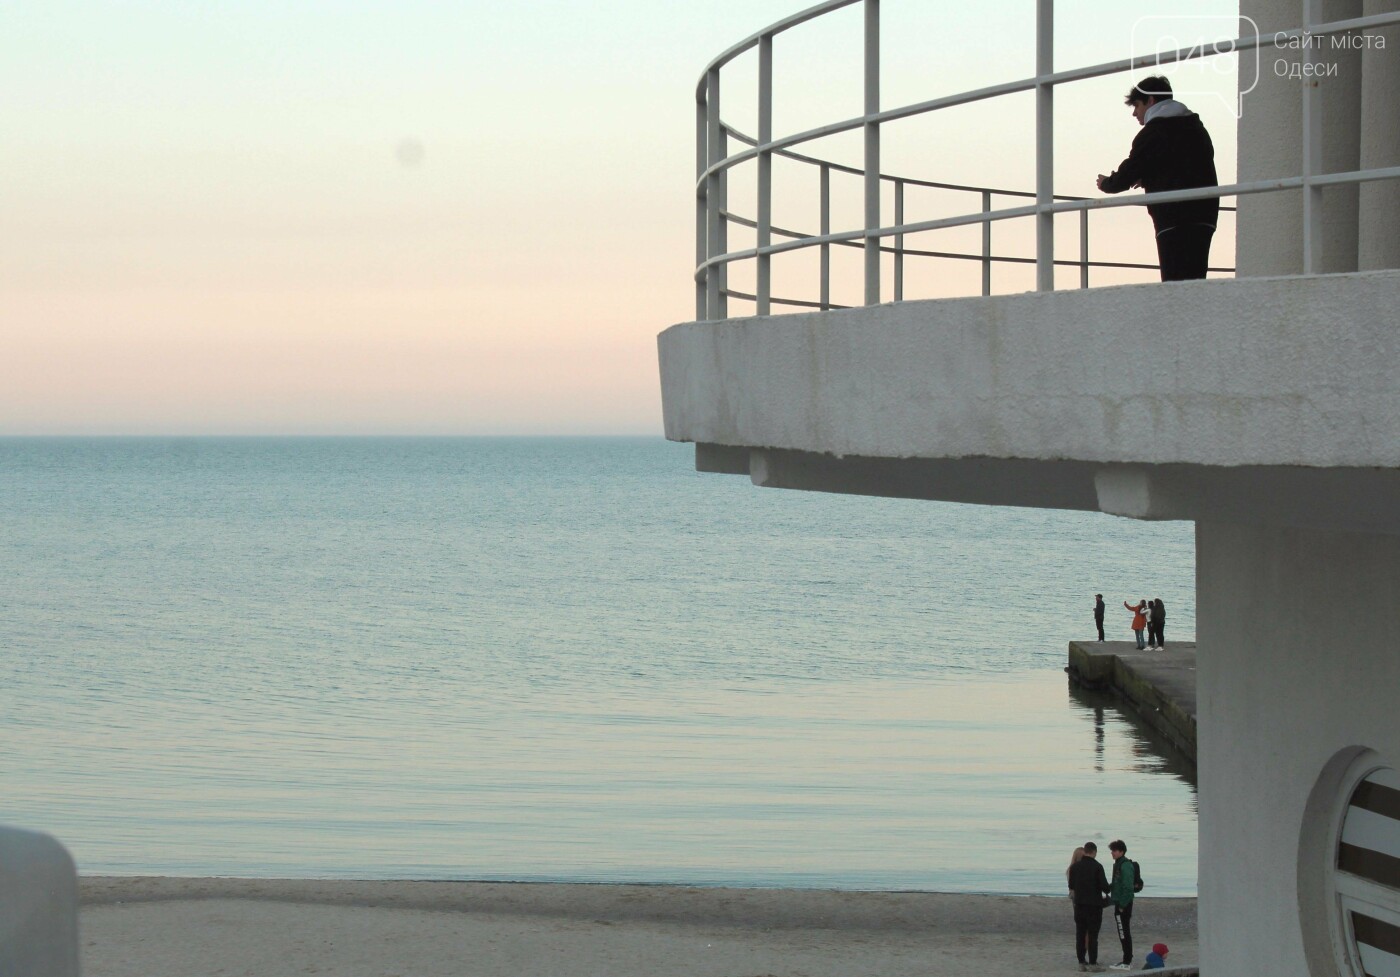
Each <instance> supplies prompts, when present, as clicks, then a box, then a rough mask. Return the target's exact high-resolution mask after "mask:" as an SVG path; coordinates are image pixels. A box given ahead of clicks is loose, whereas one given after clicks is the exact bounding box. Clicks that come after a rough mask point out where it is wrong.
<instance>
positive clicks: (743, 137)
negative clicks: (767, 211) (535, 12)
mask: <svg viewBox="0 0 1400 977" xmlns="http://www.w3.org/2000/svg"><path fill="white" fill-rule="evenodd" d="M723 125H724V131H725V132H726V133H728V134H729V135H731V136H733V137H734V138H735V139H737V140H739V141H740V142H742V143H747V144H748V145H750V146H757V145H758V141H757V140H756V139H754V138H753V137H752V136H750V135H747V134H746V133H744V132H742V131H740V130H738V129H735V128H734V127H733V126H731V125H729V124H728V123H723ZM773 155H774V156H782V157H784V158H785V159H791V160H795V161H797V162H799V163H810V164H811V165H813V166H826V167H829V168H831V169H833V170H836V171H837V172H839V173H847V174H850V175H851V176H864V175H865V170H863V169H861V168H860V167H859V166H847V165H846V164H844V163H833V162H831V161H830V160H824V159H818V158H817V157H816V156H805V155H803V154H802V153H797V152H793V151H792V150H790V149H779V150H775V151H774V152H773ZM880 179H882V180H884V181H886V182H888V183H904V184H907V185H909V186H911V187H927V188H929V189H932V190H960V191H965V192H967V193H994V194H996V195H997V196H999V197H1029V198H1030V199H1032V200H1034V199H1035V191H1033V190H1003V189H1001V188H999V187H978V186H970V185H968V184H965V183H940V182H938V181H936V180H920V179H918V178H917V177H912V176H900V175H898V174H891V173H881V174H880ZM1054 199H1056V200H1093V199H1095V198H1094V197H1080V196H1076V195H1074V194H1068V193H1057V194H1055V198H1054ZM1220 209H1221V210H1223V211H1233V210H1234V209H1235V208H1234V207H1221V208H1220Z"/></svg>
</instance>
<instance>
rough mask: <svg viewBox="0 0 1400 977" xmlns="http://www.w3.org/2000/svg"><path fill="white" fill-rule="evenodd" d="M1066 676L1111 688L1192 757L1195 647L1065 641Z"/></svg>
mask: <svg viewBox="0 0 1400 977" xmlns="http://www.w3.org/2000/svg"><path fill="white" fill-rule="evenodd" d="M1068 671H1069V674H1070V676H1071V677H1072V678H1074V679H1075V680H1076V681H1078V682H1080V683H1082V684H1084V685H1086V686H1088V687H1089V688H1094V689H1112V690H1113V691H1114V692H1116V693H1118V694H1119V695H1120V696H1122V697H1123V698H1124V699H1126V700H1128V701H1129V702H1130V703H1132V705H1133V707H1134V708H1135V709H1136V710H1137V712H1138V714H1139V715H1141V716H1142V718H1143V721H1144V722H1146V723H1147V724H1148V725H1149V726H1151V727H1152V728H1153V729H1155V730H1157V732H1159V733H1161V734H1162V735H1163V736H1165V737H1166V738H1167V739H1168V740H1170V741H1171V742H1172V743H1173V744H1174V745H1175V746H1176V747H1177V748H1178V749H1180V750H1181V751H1182V752H1183V753H1185V754H1186V755H1187V756H1188V757H1190V758H1191V760H1192V762H1195V759H1196V645H1195V643H1194V642H1172V641H1168V642H1167V650H1166V651H1152V650H1150V649H1149V650H1147V651H1138V650H1137V645H1136V644H1135V643H1134V642H1132V641H1071V642H1070V643H1069V668H1068Z"/></svg>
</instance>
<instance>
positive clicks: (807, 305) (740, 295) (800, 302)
mask: <svg viewBox="0 0 1400 977" xmlns="http://www.w3.org/2000/svg"><path fill="white" fill-rule="evenodd" d="M724 294H725V295H727V296H729V297H730V298H732V299H747V300H748V301H750V302H757V301H758V296H757V295H754V294H752V293H750V292H736V291H735V290H734V289H732V288H726V289H724ZM768 301H769V302H772V303H773V304H774V305H796V306H800V307H801V308H804V309H853V308H855V306H853V305H835V304H833V303H831V302H828V303H827V304H826V305H822V304H821V303H820V302H813V301H810V300H808V299H780V298H778V297H777V296H776V295H773V296H769V298H768Z"/></svg>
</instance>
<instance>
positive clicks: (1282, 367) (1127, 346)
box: [659, 271, 1400, 533]
mask: <svg viewBox="0 0 1400 977" xmlns="http://www.w3.org/2000/svg"><path fill="white" fill-rule="evenodd" d="M659 352H660V361H661V381H662V398H663V404H664V411H665V421H666V436H667V437H668V438H670V439H671V440H673V441H689V442H694V443H695V444H696V467H697V468H698V469H699V470H701V471H715V472H728V473H734V474H748V475H749V476H750V477H751V478H752V479H753V481H754V482H755V484H758V485H764V486H770V487H781V488H797V489H810V490H816V491H830V492H845V493H854V494H868V495H888V496H902V497H910V498H923V499H941V500H948V501H959V502H976V503H986V504H994V505H1020V506H1039V507H1050V508H1063V509H1088V510H1103V511H1106V512H1112V513H1116V514H1118V515H1125V516H1132V517H1135V518H1143V519H1202V520H1210V521H1224V522H1243V523H1255V522H1257V523H1265V524H1273V525H1296V526H1308V527H1316V528H1328V529H1342V530H1352V531H1369V532H1374V531H1379V532H1384V533H1400V467H1398V466H1400V272H1394V271H1386V272H1367V273H1357V274H1343V275H1323V276H1312V277H1306V278H1304V277H1290V278H1255V279H1234V280H1215V281H1205V282H1174V283H1167V284H1149V285H1132V286H1123V287H1117V288H1099V289H1087V290H1076V291H1060V292H1042V293H1034V292H1032V293H1025V294H1021V295H1008V296H993V297H990V298H981V297H979V298H967V299H939V300H928V301H917V302H903V303H899V304H892V305H881V306H875V307H869V308H860V309H849V310H835V311H830V312H819V313H807V314H800V315H785V316H771V317H755V318H746V319H729V320H723V321H718V322H692V323H683V324H681V325H677V326H673V327H672V328H670V329H668V330H666V331H665V332H664V333H662V334H661V336H660V339H659Z"/></svg>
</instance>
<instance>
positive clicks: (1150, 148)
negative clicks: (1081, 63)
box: [1098, 77, 1220, 282]
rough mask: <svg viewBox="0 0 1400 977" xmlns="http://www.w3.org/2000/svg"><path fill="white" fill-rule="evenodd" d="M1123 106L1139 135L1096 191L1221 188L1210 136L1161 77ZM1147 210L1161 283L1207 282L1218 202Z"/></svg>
mask: <svg viewBox="0 0 1400 977" xmlns="http://www.w3.org/2000/svg"><path fill="white" fill-rule="evenodd" d="M1127 103H1128V105H1130V106H1132V109H1133V118H1135V119H1137V121H1138V125H1140V126H1142V131H1141V132H1139V133H1138V134H1137V138H1135V139H1134V140H1133V148H1132V151H1131V152H1130V153H1129V154H1128V158H1127V159H1125V160H1123V162H1122V163H1120V164H1119V165H1118V169H1116V170H1114V171H1113V172H1112V173H1110V174H1109V175H1108V176H1104V175H1103V174H1102V173H1100V174H1099V179H1098V185H1099V189H1100V190H1102V191H1103V192H1104V193H1122V192H1123V191H1124V190H1127V189H1129V188H1130V187H1142V189H1144V190H1146V191H1147V192H1148V193H1156V192H1158V191H1162V190H1186V189H1191V188H1194V187H1218V186H1220V181H1219V180H1218V179H1216V176H1215V146H1214V144H1213V143H1211V141H1210V133H1209V132H1207V131H1206V127H1205V126H1204V125H1202V124H1201V117H1200V116H1199V115H1197V114H1196V113H1195V112H1192V111H1190V110H1189V109H1187V108H1186V106H1185V105H1182V104H1181V103H1180V102H1178V101H1177V100H1176V99H1174V98H1173V97H1172V86H1171V82H1169V81H1167V79H1165V78H1162V77H1154V78H1144V79H1143V80H1142V81H1140V82H1138V83H1137V85H1136V86H1135V87H1134V88H1133V90H1132V91H1130V92H1128V97H1127ZM1147 212H1148V214H1150V215H1151V216H1152V225H1153V227H1154V228H1155V229H1156V231H1157V260H1158V262H1159V264H1160V265H1161V268H1162V281H1164V282H1170V281H1180V280H1182V279H1186V278H1205V277H1206V267H1207V265H1208V264H1209V260H1210V240H1211V238H1212V237H1213V236H1214V235H1215V222H1216V217H1217V215H1218V214H1219V213H1220V198H1219V197H1208V198H1206V199H1204V200H1183V201H1180V202H1178V203H1169V204H1149V205H1148V207H1147Z"/></svg>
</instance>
